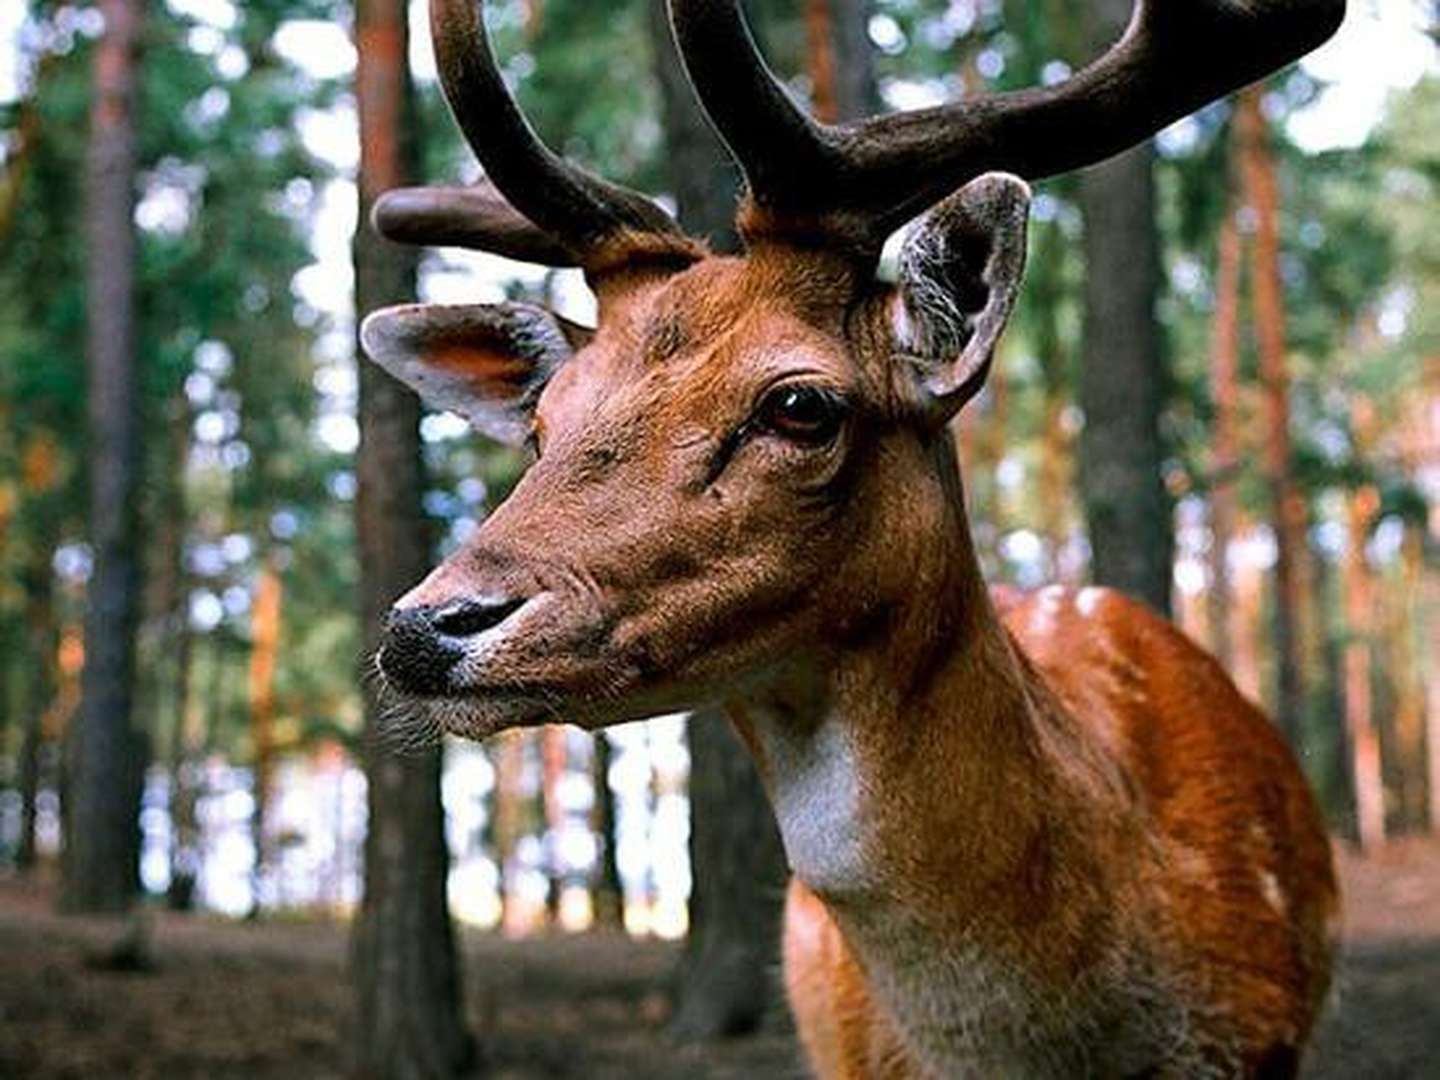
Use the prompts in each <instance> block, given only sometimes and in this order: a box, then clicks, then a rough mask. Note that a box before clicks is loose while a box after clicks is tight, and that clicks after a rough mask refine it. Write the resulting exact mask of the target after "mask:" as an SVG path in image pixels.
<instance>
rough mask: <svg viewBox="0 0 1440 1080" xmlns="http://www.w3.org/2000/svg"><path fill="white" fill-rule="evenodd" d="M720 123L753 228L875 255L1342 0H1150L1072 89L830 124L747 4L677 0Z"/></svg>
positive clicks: (1237, 82) (1135, 119) (1275, 60)
mask: <svg viewBox="0 0 1440 1080" xmlns="http://www.w3.org/2000/svg"><path fill="white" fill-rule="evenodd" d="M669 2H670V14H671V21H672V24H673V26H674V29H675V35H676V40H677V42H678V43H679V46H680V51H681V54H682V55H683V57H684V59H685V64H686V68H687V69H688V71H689V73H690V79H691V82H692V83H693V84H694V86H695V89H696V92H697V93H698V94H699V95H700V99H701V101H702V102H703V103H704V105H705V109H706V111H707V112H708V113H709V115H710V118H711V120H712V122H713V123H714V125H715V127H716V128H717V129H718V131H719V132H720V134H721V136H722V137H723V138H724V139H725V141H726V143H727V144H728V145H729V147H730V149H731V151H732V153H733V154H734V155H735V157H736V159H737V160H738V161H739V162H740V164H741V166H742V167H743V168H744V170H745V174H746V177H747V178H748V180H749V183H750V199H751V213H750V214H749V220H748V221H747V223H746V224H747V227H748V231H749V232H750V233H751V234H752V235H754V234H757V233H781V234H788V235H795V234H797V233H799V234H804V233H815V234H818V235H820V236H824V237H828V238H831V239H834V240H838V241H840V242H842V243H848V244H849V245H851V246H853V247H854V248H856V249H858V250H859V251H861V252H865V253H873V252H875V251H878V250H879V247H880V245H882V244H883V243H884V241H885V238H886V236H888V235H889V234H890V233H891V232H892V231H894V230H895V229H896V228H898V227H899V226H900V225H903V224H904V223H905V222H906V221H908V220H909V219H910V218H912V217H914V216H915V215H916V214H918V213H920V212H921V211H923V210H925V209H926V208H927V207H929V206H932V205H934V204H935V203H936V202H937V201H939V200H940V199H941V198H943V197H944V196H945V195H947V194H949V193H950V192H951V191H954V190H955V189H956V188H958V187H959V186H960V185H961V184H963V183H965V182H966V181H967V180H970V179H973V178H974V177H976V176H978V175H979V174H980V173H982V172H987V171H991V170H1004V171H1008V172H1014V173H1018V174H1019V175H1021V176H1024V177H1026V178H1031V179H1034V178H1039V177H1044V176H1049V175H1053V174H1055V173H1061V172H1066V171H1068V170H1071V169H1076V168H1080V167H1082V166H1084V165H1089V164H1092V163H1094V162H1097V161H1101V160H1104V159H1105V158H1107V157H1110V156H1112V155H1114V154H1116V153H1118V152H1120V151H1122V150H1124V149H1126V148H1127V147H1130V146H1132V145H1134V144H1135V143H1137V142H1140V141H1142V140H1144V139H1145V138H1147V137H1149V136H1150V135H1152V134H1154V133H1155V132H1156V131H1158V130H1160V129H1161V128H1162V127H1164V126H1165V125H1166V124H1168V123H1170V122H1172V121H1174V120H1177V119H1179V118H1180V117H1182V116H1184V115H1186V114H1187V113H1189V112H1191V111H1193V110H1194V109H1196V108H1198V107H1199V106H1201V105H1203V104H1205V103H1207V102H1209V101H1212V100H1214V99H1216V98H1218V97H1221V96H1223V95H1224V94H1226V93H1228V92H1230V91H1231V90H1234V89H1236V88H1238V87H1241V86H1244V85H1246V84H1248V83H1250V82H1253V81H1254V80H1256V79H1258V78H1261V77H1262V76H1264V75H1265V74H1267V73H1268V72H1270V71H1272V70H1274V69H1276V68H1278V67H1280V66H1282V65H1283V64H1285V63H1288V62H1289V61H1291V60H1293V59H1295V58H1296V57H1298V56H1301V55H1303V54H1304V53H1305V52H1307V51H1309V50H1310V49H1312V48H1314V47H1315V46H1316V45H1318V44H1319V43H1320V42H1322V41H1324V40H1325V39H1326V38H1327V37H1329V36H1330V34H1332V33H1333V32H1334V31H1335V29H1336V27H1337V26H1338V25H1339V22H1340V19H1341V18H1342V16H1343V15H1344V10H1345V4H1344V0H1139V2H1138V3H1137V4H1136V6H1135V9H1134V13H1133V15H1132V17H1131V21H1130V25H1129V27H1128V29H1127V30H1126V32H1125V34H1124V36H1123V37H1122V38H1121V39H1120V41H1119V42H1118V43H1117V44H1116V45H1115V46H1114V47H1113V48H1112V49H1111V50H1110V51H1109V52H1107V53H1106V54H1105V55H1104V56H1102V57H1101V58H1100V59H1099V60H1098V61H1096V62H1095V63H1094V64H1092V65H1091V66H1090V67H1088V68H1086V69H1085V70H1083V71H1081V72H1080V73H1078V74H1077V75H1075V76H1074V77H1073V78H1071V79H1068V80H1067V81H1065V82H1064V83H1061V84H1060V85H1058V86H1053V87H1047V88H1044V89H1033V90H1023V91H1019V92H1016V93H1009V94H995V95H989V96H985V97H981V98H978V99H973V100H965V101H961V102H957V103H955V104H952V105H945V106H942V107H939V108H932V109H923V110H918V111H915V112H907V113H899V114H895V115H891V116H883V117H878V118H875V119H871V120H866V121H862V122H860V123H857V124H851V125H842V126H828V125H824V124H820V123H817V122H815V121H814V120H812V119H811V118H810V117H808V116H807V115H805V113H804V112H803V111H802V110H801V109H800V108H799V107H798V106H797V105H796V104H795V102H794V101H793V100H792V99H791V97H790V95H789V94H788V93H787V92H786V91H785V89H784V87H782V86H781V85H780V83H779V82H778V80H776V78H775V76H774V75H772V74H771V72H770V70H769V69H768V68H767V67H766V66H765V62H764V60H763V59H762V58H761V56H760V54H759V52H758V50H757V49H756V47H755V42H754V39H753V38H752V37H751V35H750V31H749V29H748V28H747V27H746V25H745V20H744V17H743V15H742V14H741V11H740V3H739V0H669Z"/></svg>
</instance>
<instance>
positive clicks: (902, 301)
mask: <svg viewBox="0 0 1440 1080" xmlns="http://www.w3.org/2000/svg"><path fill="white" fill-rule="evenodd" d="M1029 210H1030V189H1029V187H1028V186H1027V185H1026V184H1025V182H1024V181H1023V180H1020V179H1019V178H1018V177H1014V176H1009V175H1007V174H1004V173H988V174H986V175H985V176H982V177H980V178H979V179H977V180H974V181H971V182H970V183H969V184H967V185H966V186H965V187H963V188H961V189H960V191H958V192H956V193H955V194H954V195H952V196H951V197H950V198H949V199H946V200H945V201H944V202H942V203H940V204H939V205H938V206H937V207H935V209H933V210H932V211H930V213H928V214H927V215H926V216H925V217H924V218H923V219H922V220H921V222H920V224H919V225H918V226H917V227H916V229H915V231H914V232H913V233H912V234H911V236H910V237H909V239H908V240H907V241H906V243H905V246H904V248H903V250H902V252H901V255H900V286H899V290H898V293H897V295H896V297H895V300H894V304H895V307H894V308H893V309H892V325H893V328H894V334H895V344H896V350H897V351H898V352H899V353H900V354H901V355H903V356H905V357H907V358H909V359H910V361H911V362H912V363H913V364H915V365H916V367H917V368H918V374H919V377H920V380H921V383H922V385H923V387H924V390H925V391H926V393H927V395H928V396H929V397H930V399H931V400H932V402H933V403H934V404H935V405H936V407H937V408H938V409H939V410H940V411H941V412H942V413H943V414H944V415H946V416H947V417H948V416H949V415H953V414H954V412H955V411H956V410H958V409H959V408H960V407H961V406H962V405H964V404H965V402H967V401H968V400H970V398H972V397H973V396H974V395H975V394H976V393H978V392H979V390H980V387H981V386H982V385H983V384H984V381H985V376H986V374H987V373H988V372H989V369H990V362H991V358H992V357H993V355H994V352H995V347H996V345H997V344H998V343H999V340H1000V335H1001V333H1002V332H1003V331H1004V329H1005V323H1006V321H1007V320H1008V319H1009V317H1010V312H1011V310H1012V309H1013V308H1014V305H1015V298H1016V296H1017V295H1018V294H1019V291H1020V282H1021V278H1022V277H1023V275H1024V269H1025V230H1026V222H1027V218H1028V215H1029Z"/></svg>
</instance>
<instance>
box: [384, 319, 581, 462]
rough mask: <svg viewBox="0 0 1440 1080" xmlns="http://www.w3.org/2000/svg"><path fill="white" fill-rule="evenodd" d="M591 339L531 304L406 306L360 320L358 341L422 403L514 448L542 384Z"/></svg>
mask: <svg viewBox="0 0 1440 1080" xmlns="http://www.w3.org/2000/svg"><path fill="white" fill-rule="evenodd" d="M591 333H592V332H591V331H589V330H586V329H584V328H583V327H580V326H577V325H575V324H573V323H570V322H567V321H565V320H563V319H561V318H559V316H556V315H552V314H551V313H550V312H548V311H546V310H545V309H544V308H539V307H536V306H534V305H533V304H520V303H508V304H476V305H462V306H444V305H439V304H406V305H403V306H401V307H392V308H386V309H385V310H383V311H377V312H375V314H373V315H371V316H370V317H369V318H368V319H366V320H365V323H364V325H363V326H362V327H361V328H360V342H361V345H362V346H363V347H364V349H365V352H366V353H367V354H368V355H369V356H370V358H371V359H372V360H374V361H375V362H376V363H377V364H379V365H380V366H381V367H383V368H384V369H385V370H386V371H388V372H389V373H390V374H391V375H393V376H394V377H395V378H397V379H399V380H400V381H401V382H403V383H404V384H405V385H407V386H409V387H410V388H411V389H412V390H414V391H415V392H416V393H417V394H419V395H420V399H421V400H422V401H424V402H425V404H426V405H428V406H430V407H431V408H433V409H445V410H449V411H450V412H454V413H458V414H460V415H461V416H463V417H465V419H467V420H469V421H470V423H471V425H472V426H473V427H475V429H476V430H478V431H479V432H481V434H484V435H487V436H489V437H490V438H492V439H495V440H496V441H497V442H502V443H506V444H508V445H511V446H518V445H520V444H521V443H523V442H524V441H525V439H526V438H527V437H528V436H529V433H530V421H531V415H532V414H533V412H534V409H535V403H536V402H537V401H538V400H539V398H540V393H541V391H543V390H544V389H545V384H546V383H547V382H549V381H550V377H551V376H552V375H554V374H555V372H556V371H557V370H559V368H560V365H562V364H564V363H565V362H566V361H567V360H569V359H570V358H571V357H572V356H573V355H574V354H575V352H576V351H577V350H579V349H580V348H583V347H584V345H585V343H586V342H587V341H588V340H589V339H590V336H591Z"/></svg>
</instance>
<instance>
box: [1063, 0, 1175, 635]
mask: <svg viewBox="0 0 1440 1080" xmlns="http://www.w3.org/2000/svg"><path fill="white" fill-rule="evenodd" d="M1130 6H1131V5H1130V2H1129V0H1097V2H1096V3H1095V4H1093V5H1092V6H1091V17H1090V24H1089V27H1088V35H1087V36H1088V37H1089V38H1090V44H1091V45H1092V46H1094V47H1096V48H1097V49H1099V48H1104V47H1105V46H1108V45H1109V44H1110V43H1112V42H1113V41H1115V39H1116V38H1118V37H1119V36H1120V34H1121V32H1122V31H1123V30H1124V28H1125V25H1126V23H1127V21H1128V20H1129V17H1130ZM1154 160H1155V151H1154V148H1153V146H1152V145H1151V144H1149V143H1146V144H1145V145H1143V146H1139V147H1136V148H1135V149H1133V150H1131V151H1129V152H1128V153H1125V154H1122V155H1120V156H1119V157H1117V158H1113V159H1112V160H1110V161H1108V162H1106V163H1104V164H1103V165H1099V166H1096V167H1095V168H1092V169H1088V170H1086V171H1085V172H1084V173H1082V174H1081V177H1080V207H1081V211H1082V213H1083V214H1084V218H1085V343H1084V347H1083V352H1082V355H1081V365H1080V406H1081V408H1082V409H1083V410H1084V412H1085V427H1084V430H1083V431H1082V432H1081V436H1080V488H1081V495H1082V498H1083V500H1084V503H1085V517H1086V524H1087V527H1088V530H1089V533H1090V550H1091V571H1092V575H1093V576H1094V579H1095V581H1096V582H1098V583H1099V584H1101V585H1109V586H1113V587H1114V588H1117V589H1120V590H1122V591H1124V592H1127V593H1130V594H1131V595H1133V596H1135V597H1138V598H1139V599H1141V600H1144V601H1146V602H1147V603H1148V604H1150V605H1151V606H1152V607H1154V608H1155V609H1156V610H1157V611H1159V612H1161V613H1163V614H1166V615H1168V614H1169V613H1170V600H1171V597H1170V583H1171V579H1172V576H1173V572H1172V563H1173V560H1174V529H1173V525H1172V521H1171V507H1170V498H1169V495H1168V494H1167V493H1166V490H1165V484H1164V478H1163V475H1162V468H1163V463H1164V456H1165V448H1164V445H1163V442H1162V440H1161V436H1160V413H1161V410H1162V409H1163V408H1164V403H1165V395H1166V393H1167V391H1168V375H1167V371H1166V365H1165V357H1164V349H1163V342H1162V341H1161V335H1160V326H1159V324H1158V322H1157V321H1156V317H1155V305H1156V301H1157V299H1158V297H1159V295H1160V286H1161V273H1160V241H1159V234H1158V228H1157V225H1156V205H1155V177H1154Z"/></svg>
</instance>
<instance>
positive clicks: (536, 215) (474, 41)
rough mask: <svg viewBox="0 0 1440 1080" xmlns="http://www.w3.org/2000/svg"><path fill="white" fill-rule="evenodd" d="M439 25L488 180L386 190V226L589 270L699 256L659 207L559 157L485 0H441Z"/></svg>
mask: <svg viewBox="0 0 1440 1080" xmlns="http://www.w3.org/2000/svg"><path fill="white" fill-rule="evenodd" d="M430 26H431V32H432V34H433V36H434V39H435V57H436V61H437V64H438V67H439V71H440V80H441V83H442V85H443V86H444V88H445V97H446V100H447V101H448V102H449V103H450V110H451V112H452V113H454V115H455V119H456V121H457V122H458V123H459V125H460V129H461V130H462V131H463V132H464V134H465V139H466V141H467V142H468V143H469V144H470V147H471V149H472V150H474V152H475V156H476V157H478V158H479V159H480V163H481V165H483V166H484V168H485V173H486V176H487V178H488V182H485V183H482V184H480V185H477V186H476V187H474V188H469V189H466V188H406V189H401V190H399V191H393V192H390V193H388V194H386V195H385V196H383V197H382V198H381V199H380V200H379V201H378V202H377V203H376V206H375V211H374V220H375V224H376V226H377V227H378V228H379V229H380V230H381V231H382V232H383V233H385V235H387V236H389V237H390V238H392V239H395V240H400V241H404V242H409V243H450V244H458V245H461V246H464V247H474V248H480V249H483V250H487V251H496V252H498V253H500V254H504V255H512V256H515V257H517V258H522V259H528V260H531V261H538V262H544V263H548V264H551V265H555V266H567V265H580V266H584V267H586V268H587V269H596V268H601V267H603V266H605V265H607V264H608V263H609V262H612V261H614V260H616V259H617V258H624V259H626V260H627V261H628V260H633V259H634V258H636V257H637V256H649V257H651V258H657V259H670V260H672V261H682V262H685V261H690V260H692V259H694V258H695V257H697V255H698V254H699V251H700V249H699V245H697V244H696V243H695V242H694V241H692V240H690V239H688V238H687V237H686V236H685V235H684V233H683V232H681V230H680V227H679V226H678V225H677V224H676V223H675V221H674V219H672V218H671V217H670V215H668V214H667V213H666V212H665V211H664V210H662V209H661V208H660V207H659V206H657V205H656V204H655V203H653V202H651V201H650V200H649V199H648V198H646V197H645V196H644V195H641V194H639V193H638V192H634V191H630V190H628V189H626V188H623V187H620V186H619V185H617V184H612V183H610V182H608V181H606V180H603V179H601V178H600V177H598V176H595V175H593V174H591V173H589V172H586V171H585V170H584V169H581V168H580V167H578V166H576V165H574V164H572V163H570V162H568V161H566V160H565V159H564V158H561V157H559V156H558V155H557V154H555V153H554V152H553V151H551V150H550V148H549V147H547V146H546V145H545V144H544V143H543V142H542V141H541V140H540V138H539V136H537V135H536V134H535V131H534V129H532V128H531V127H530V124H529V123H528V122H527V121H526V119H525V117H524V115H523V114H522V113H521V112H520V109H519V107H518V106H517V105H516V103H515V99H514V98H512V97H511V96H510V92H509V90H508V89H507V88H506V86H505V81H504V79H503V77H502V76H501V74H500V70H499V68H498V66H497V65H496V62H495V56H494V53H493V52H492V51H491V48H490V40H489V38H488V36H487V35H486V33H485V20H484V0H431V3H430Z"/></svg>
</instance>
